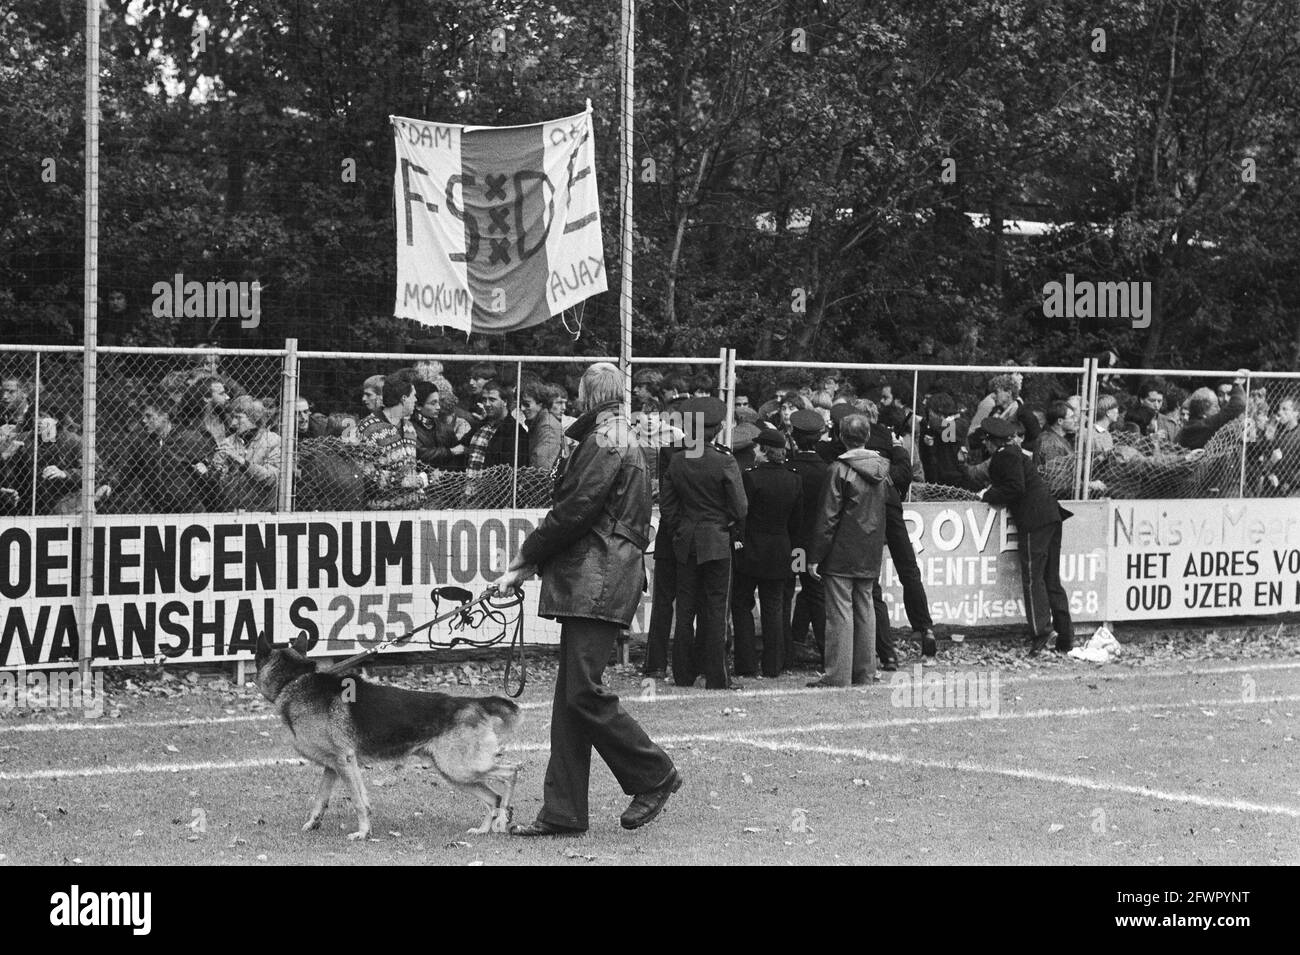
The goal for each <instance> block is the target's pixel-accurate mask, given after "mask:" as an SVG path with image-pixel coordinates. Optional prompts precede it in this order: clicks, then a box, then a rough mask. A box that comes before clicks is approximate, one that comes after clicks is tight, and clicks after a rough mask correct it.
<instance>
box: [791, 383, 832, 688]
mask: <svg viewBox="0 0 1300 955" xmlns="http://www.w3.org/2000/svg"><path fill="white" fill-rule="evenodd" d="M837 407H838V406H837ZM844 407H848V406H847V405H845V406H844ZM790 425H791V427H792V428H793V429H794V442H795V447H796V449H797V450H796V451H795V453H794V456H793V457H791V459H790V461H789V463H788V464H787V465H786V467H787V468H789V469H790V470H791V471H793V472H794V473H795V474H797V475H799V480H800V490H801V493H802V497H803V503H802V507H801V513H800V518H799V525H798V527H797V529H796V531H795V533H794V534H793V535H791V538H790V543H791V545H792V548H793V556H794V567H795V569H796V570H797V572H798V575H799V594H798V596H797V597H796V596H795V595H794V578H793V577H791V578H790V583H789V584H787V586H786V594H787V597H786V599H787V603H792V604H793V607H792V608H791V607H787V611H786V616H787V617H791V618H792V623H791V639H790V641H789V643H788V644H787V646H786V652H785V658H786V662H787V664H789V663H792V662H793V660H794V656H793V654H794V641H795V640H796V639H797V640H798V641H799V642H801V643H802V642H803V640H804V638H805V637H806V636H807V634H808V625H809V624H812V630H813V640H814V641H815V642H816V646H817V652H818V655H819V656H820V655H821V654H822V653H824V652H825V648H826V592H825V591H824V590H823V589H822V581H820V580H817V579H815V578H814V577H813V576H812V575H811V574H809V573H808V569H807V561H806V559H805V558H806V556H807V553H808V545H809V543H810V542H811V539H812V531H813V526H814V525H815V524H816V522H817V505H818V504H819V503H820V502H821V496H822V489H823V488H824V487H825V486H826V471H827V469H828V468H829V467H830V465H828V464H827V463H826V462H825V461H824V460H822V456H821V454H819V453H818V449H819V448H820V447H821V446H822V445H827V444H830V442H829V441H823V440H822V435H823V434H824V433H825V431H826V421H825V420H824V419H823V418H822V416H821V415H820V414H818V413H817V412H816V411H796V412H795V413H794V414H793V415H791V417H790ZM791 611H792V612H791ZM822 668H823V669H824V668H825V666H824V664H823V666H822Z"/></svg>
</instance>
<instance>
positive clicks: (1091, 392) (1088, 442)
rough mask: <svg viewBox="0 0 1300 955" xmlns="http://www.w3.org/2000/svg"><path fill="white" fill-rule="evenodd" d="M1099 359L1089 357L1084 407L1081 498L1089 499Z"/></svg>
mask: <svg viewBox="0 0 1300 955" xmlns="http://www.w3.org/2000/svg"><path fill="white" fill-rule="evenodd" d="M1097 368H1098V364H1097V359H1096V358H1089V359H1088V403H1087V405H1086V406H1085V407H1084V414H1083V417H1084V420H1085V421H1086V422H1087V424H1086V428H1087V431H1086V435H1087V437H1086V439H1085V441H1084V448H1083V454H1084V458H1083V487H1082V488H1081V489H1080V495H1079V500H1081V501H1086V500H1089V494H1090V493H1091V487H1090V485H1091V484H1092V436H1093V434H1094V433H1095V431H1096V429H1095V428H1094V427H1093V413H1094V410H1095V409H1096V407H1097V378H1098V375H1097Z"/></svg>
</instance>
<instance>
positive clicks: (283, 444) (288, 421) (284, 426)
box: [276, 338, 298, 512]
mask: <svg viewBox="0 0 1300 955" xmlns="http://www.w3.org/2000/svg"><path fill="white" fill-rule="evenodd" d="M297 410H298V339H296V338H286V339H285V340H284V372H283V377H282V380H281V383H280V488H279V499H278V501H277V503H276V510H277V511H280V512H284V511H291V510H293V472H294V462H295V461H296V460H297V459H298V415H297Z"/></svg>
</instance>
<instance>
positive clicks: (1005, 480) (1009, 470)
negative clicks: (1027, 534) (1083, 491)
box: [984, 444, 1070, 531]
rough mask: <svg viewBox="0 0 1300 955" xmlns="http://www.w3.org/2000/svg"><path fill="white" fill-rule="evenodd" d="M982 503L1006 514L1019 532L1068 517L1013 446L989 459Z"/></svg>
mask: <svg viewBox="0 0 1300 955" xmlns="http://www.w3.org/2000/svg"><path fill="white" fill-rule="evenodd" d="M984 503H986V504H991V505H993V506H994V507H1005V508H1006V509H1007V510H1009V511H1010V512H1011V520H1012V521H1014V522H1015V525H1016V530H1019V531H1032V530H1037V529H1038V528H1040V527H1047V526H1048V525H1050V524H1057V523H1059V522H1060V521H1062V520H1064V519H1065V518H1067V517H1069V516H1070V512H1069V511H1067V510H1065V509H1064V508H1063V507H1061V505H1060V504H1058V503H1057V502H1056V498H1054V497H1053V496H1052V492H1051V491H1050V490H1049V489H1048V487H1047V483H1046V482H1045V481H1044V480H1043V479H1042V477H1041V476H1040V475H1039V473H1038V468H1036V467H1034V457H1033V455H1032V454H1030V453H1029V452H1028V451H1025V450H1023V449H1021V448H1018V447H1016V446H1015V445H1014V444H1009V445H1006V446H1005V447H1003V448H1001V449H1000V450H999V451H998V452H997V453H996V454H994V455H993V457H992V458H990V459H989V489H988V492H987V493H985V495H984Z"/></svg>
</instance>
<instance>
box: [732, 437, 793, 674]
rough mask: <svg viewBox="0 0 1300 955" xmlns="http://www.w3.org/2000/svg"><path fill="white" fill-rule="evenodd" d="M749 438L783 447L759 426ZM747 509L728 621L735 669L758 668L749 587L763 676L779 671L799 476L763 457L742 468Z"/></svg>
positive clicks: (739, 671) (749, 670) (781, 441)
mask: <svg viewBox="0 0 1300 955" xmlns="http://www.w3.org/2000/svg"><path fill="white" fill-rule="evenodd" d="M754 443H755V444H757V445H760V446H763V447H767V448H784V447H785V436H784V435H782V434H781V433H780V432H779V431H776V430H775V429H773V428H765V429H763V430H762V431H761V432H760V433H759V434H758V436H757V437H756V438H754ZM743 478H744V486H745V497H746V499H747V501H748V506H749V514H748V517H747V518H746V519H745V534H744V537H743V546H742V547H741V549H740V551H739V552H738V553H737V554H736V560H735V571H734V574H733V576H732V587H731V621H732V626H733V627H735V631H736V673H737V674H738V675H740V676H756V675H757V674H758V656H757V653H756V650H755V639H754V591H755V589H757V590H758V599H759V604H760V608H761V610H760V613H761V615H762V620H763V676H765V677H776V676H780V675H781V670H782V669H783V667H784V666H785V635H786V629H787V626H788V624H787V623H786V622H784V620H783V617H784V609H785V600H784V597H785V583H786V581H787V580H791V579H793V576H794V575H793V571H792V570H791V568H790V550H791V544H790V538H791V537H792V536H796V535H797V534H798V532H799V527H800V524H801V523H802V520H803V482H802V481H801V480H800V479H799V476H798V475H797V474H795V473H793V472H792V471H789V470H787V469H786V467H785V465H784V464H776V463H773V462H768V463H764V464H759V465H757V466H755V467H752V468H750V469H749V470H748V471H745V472H744V475H743Z"/></svg>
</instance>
